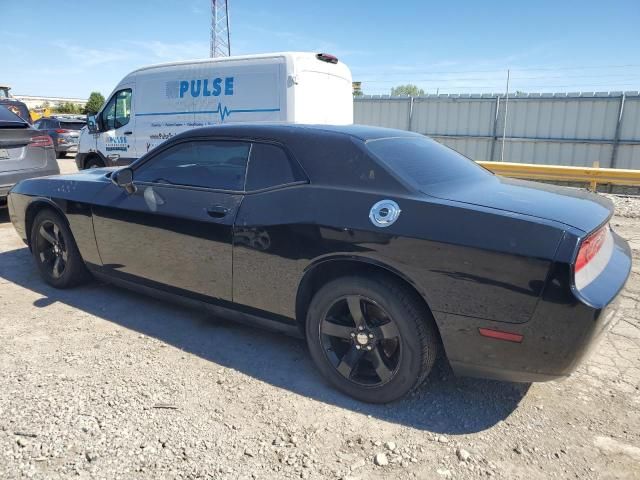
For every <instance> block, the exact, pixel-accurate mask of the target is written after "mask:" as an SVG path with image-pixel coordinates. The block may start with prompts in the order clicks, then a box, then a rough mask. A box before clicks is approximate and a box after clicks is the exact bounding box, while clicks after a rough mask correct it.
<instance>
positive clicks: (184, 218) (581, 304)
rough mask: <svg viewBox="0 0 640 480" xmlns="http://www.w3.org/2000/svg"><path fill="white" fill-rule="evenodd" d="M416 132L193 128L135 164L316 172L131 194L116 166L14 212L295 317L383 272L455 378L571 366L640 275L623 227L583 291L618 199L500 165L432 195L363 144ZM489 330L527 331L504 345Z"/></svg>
mask: <svg viewBox="0 0 640 480" xmlns="http://www.w3.org/2000/svg"><path fill="white" fill-rule="evenodd" d="M412 136H413V137H416V136H417V135H416V134H413V133H408V132H399V131H395V130H387V129H380V128H371V127H362V126H350V127H327V126H317V127H313V126H291V125H266V124H263V125H249V124H243V125H226V126H218V127H213V128H204V129H199V130H191V131H189V132H186V133H185V134H181V135H178V136H176V137H175V138H173V139H171V140H169V141H167V142H165V143H164V144H163V145H162V146H161V147H159V148H158V149H156V150H154V151H153V152H151V153H149V154H147V155H145V156H143V157H141V158H140V159H139V160H137V161H136V162H134V164H133V165H132V168H133V171H134V172H136V171H137V170H139V169H141V168H142V167H143V165H144V164H145V163H146V162H153V160H154V158H158V157H157V156H159V155H161V154H162V152H163V151H165V150H168V149H170V148H172V146H174V145H177V144H180V142H185V141H192V140H194V139H195V140H198V139H216V140H220V139H223V140H224V139H226V140H234V141H235V140H242V141H246V142H253V143H254V144H255V143H262V142H269V143H272V144H275V145H278V146H280V147H282V148H283V149H285V150H286V152H287V153H288V155H289V156H290V159H291V161H292V162H293V163H294V164H295V165H299V167H300V168H301V170H303V171H304V174H305V177H306V178H305V179H304V180H300V181H295V182H292V183H291V184H287V185H280V186H277V187H274V188H266V189H262V190H243V191H223V190H213V189H209V188H201V187H188V186H178V185H172V184H169V183H153V182H152V183H149V182H141V181H137V182H135V185H136V191H135V192H134V193H132V194H129V193H127V192H126V191H125V190H124V189H123V188H121V187H119V186H117V185H115V184H114V183H113V182H112V181H111V179H110V176H111V175H112V174H113V172H114V171H115V169H109V168H106V169H94V170H89V171H84V172H81V173H77V174H72V175H65V176H57V177H52V178H45V179H39V180H33V181H25V182H21V183H20V184H19V185H17V186H16V187H15V188H14V190H13V191H12V193H11V195H10V212H11V220H12V222H13V224H14V225H15V228H16V230H17V231H18V233H19V234H20V235H21V236H22V238H23V239H24V240H25V242H27V239H28V230H29V225H30V223H29V222H30V220H31V219H32V218H33V215H34V212H35V211H36V210H37V208H39V206H42V205H54V206H55V208H56V209H58V210H59V211H60V212H61V213H63V214H64V215H65V217H66V218H67V219H68V222H69V225H70V227H71V230H72V232H73V235H74V236H75V238H76V241H77V243H78V247H79V250H80V252H81V254H82V256H83V259H84V260H85V262H86V263H87V265H88V267H89V268H90V269H91V270H92V271H94V272H96V273H98V274H99V275H101V276H103V277H104V278H109V279H112V280H115V281H120V282H125V283H128V284H130V285H137V286H142V287H144V288H148V289H154V290H155V291H162V292H166V293H169V294H171V295H175V296H178V297H182V298H189V299H190V300H191V301H196V302H202V303H204V304H207V305H216V306H221V307H233V308H235V309H237V310H240V311H243V312H246V313H248V314H250V315H252V316H254V317H255V318H263V319H269V320H271V321H273V322H276V323H278V324H279V325H281V326H282V325H284V326H287V327H291V328H296V327H298V326H299V325H300V324H301V323H303V322H304V312H305V306H306V304H307V303H308V298H306V297H305V291H306V289H307V287H308V285H310V284H311V283H312V282H313V281H314V278H315V277H314V276H315V275H317V274H318V272H320V271H324V272H327V271H331V270H332V269H336V268H341V269H344V268H346V269H347V271H348V270H349V269H351V268H353V269H356V268H358V266H366V268H371V269H381V270H384V271H386V272H388V273H389V274H390V275H393V276H396V277H398V278H399V279H401V280H402V281H403V282H406V283H407V284H408V285H411V286H412V287H413V288H414V289H415V291H416V292H417V293H418V294H419V295H420V296H421V297H422V298H423V299H424V301H425V302H426V304H427V305H428V306H429V308H430V309H431V311H432V313H433V315H434V317H435V320H436V323H437V326H438V328H439V330H440V335H441V337H442V342H443V344H444V347H445V351H446V354H447V357H448V359H449V361H450V362H451V364H452V366H453V367H454V370H455V371H457V372H458V373H464V374H470V375H480V376H485V377H492V378H503V379H509V380H518V381H533V380H543V379H550V378H557V377H561V376H565V375H568V374H569V373H570V372H571V371H572V370H573V369H574V368H575V366H576V364H577V362H578V361H579V359H580V358H581V357H582V356H583V355H584V353H585V351H586V349H587V348H588V347H589V346H590V345H591V344H592V343H593V340H594V339H595V338H596V337H597V336H598V334H599V333H600V332H601V331H602V329H603V328H604V326H605V325H606V324H607V319H608V318H609V317H608V316H607V314H606V312H607V308H609V310H611V309H612V308H614V306H615V304H614V303H612V302H613V301H614V299H615V298H616V295H617V293H618V292H619V291H620V289H621V288H622V287H623V285H624V283H625V281H626V278H627V277H628V275H629V271H630V265H631V260H630V253H629V249H628V246H627V244H626V242H624V240H622V239H620V238H619V237H617V236H615V242H616V249H615V253H614V256H613V257H612V260H611V261H610V262H609V263H608V264H607V267H606V269H605V271H604V272H603V274H602V275H601V276H600V277H598V279H597V280H596V281H595V282H594V283H592V284H591V285H590V287H589V289H587V290H585V291H582V292H577V291H576V289H575V288H574V284H573V277H572V272H573V270H572V268H573V267H572V264H573V262H574V261H575V255H576V251H577V248H578V246H579V244H580V241H581V240H582V239H583V238H584V237H585V236H586V235H587V234H589V233H590V232H592V231H593V230H594V229H596V228H597V227H599V226H601V225H602V224H604V223H606V222H607V220H608V219H609V218H610V216H611V215H612V214H613V207H612V205H611V203H610V202H609V201H608V200H604V199H602V198H601V197H598V196H596V195H593V194H587V193H582V192H580V193H577V192H576V191H575V190H570V189H563V188H558V187H549V186H547V185H541V184H538V183H533V182H524V181H511V180H506V179H502V178H499V177H495V176H493V175H492V174H489V173H487V174H486V179H484V180H482V182H480V183H482V184H481V185H478V184H468V185H467V186H466V188H463V187H462V186H460V185H458V186H455V187H451V188H449V189H448V190H447V189H446V188H444V187H442V188H440V187H437V188H433V189H429V193H428V194H427V193H424V192H422V191H420V190H417V189H415V188H412V186H411V184H410V182H406V181H405V180H404V179H403V178H402V176H401V175H397V174H396V173H395V172H394V171H393V170H390V169H389V168H388V165H383V164H381V162H379V161H378V160H377V159H376V157H375V155H373V154H371V153H370V152H369V151H368V150H367V147H366V142H367V141H369V140H371V139H377V138H386V137H412ZM249 168H251V163H249ZM134 181H135V176H134ZM385 198H390V199H393V200H394V201H396V202H397V203H398V204H399V205H400V207H401V210H402V212H401V214H400V216H399V218H398V220H397V221H396V222H395V223H394V224H393V225H391V226H390V227H386V228H379V227H376V226H374V225H373V224H372V222H371V220H370V219H369V212H370V210H371V207H372V205H373V204H375V203H376V202H378V201H379V200H381V199H385ZM572 212H574V213H573V214H572ZM605 284H606V285H605ZM612 305H613V307H612ZM480 328H489V329H497V330H505V331H509V332H513V333H515V334H522V335H524V340H523V341H522V342H520V343H515V342H504V341H497V340H495V339H493V338H487V337H484V336H481V335H479V333H478V332H479V330H478V329H480Z"/></svg>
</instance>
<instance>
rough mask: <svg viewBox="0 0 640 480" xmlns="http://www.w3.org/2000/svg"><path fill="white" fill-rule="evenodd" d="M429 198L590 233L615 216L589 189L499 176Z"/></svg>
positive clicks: (446, 187) (445, 188) (446, 188)
mask: <svg viewBox="0 0 640 480" xmlns="http://www.w3.org/2000/svg"><path fill="white" fill-rule="evenodd" d="M424 193H427V194H428V195H431V196H434V197H437V198H441V199H446V200H453V201H456V202H463V203H468V204H471V205H478V206H483V207H488V208H493V209H497V210H504V211H507V212H513V213H519V214H523V215H529V216H532V217H537V218H541V219H545V220H551V221H555V222H560V223H563V224H565V225H568V226H571V227H574V228H577V229H580V230H582V231H583V232H585V233H588V232H591V231H593V230H595V229H596V228H598V227H599V226H600V225H602V224H603V223H604V222H606V221H607V219H608V218H609V217H611V215H613V203H612V202H611V201H610V200H609V199H607V198H606V197H603V196H601V195H597V194H594V193H591V192H588V191H586V190H582V189H578V188H570V187H559V186H556V185H549V184H544V183H538V182H531V181H526V180H516V179H512V178H505V177H501V176H498V175H493V176H490V177H486V179H482V180H477V181H473V182H462V181H461V182H451V183H450V184H443V185H439V186H437V187H436V188H430V189H429V191H428V192H426V191H425V192H424Z"/></svg>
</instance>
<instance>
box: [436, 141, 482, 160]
mask: <svg viewBox="0 0 640 480" xmlns="http://www.w3.org/2000/svg"><path fill="white" fill-rule="evenodd" d="M433 139H434V140H437V141H438V142H440V143H442V144H444V145H446V146H447V147H450V148H453V149H454V150H455V151H456V152H460V153H461V154H462V155H464V156H466V157H469V158H474V159H480V158H489V156H490V155H491V140H490V139H482V138H480V139H476V138H455V137H438V136H433Z"/></svg>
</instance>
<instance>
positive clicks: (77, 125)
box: [60, 122, 84, 130]
mask: <svg viewBox="0 0 640 480" xmlns="http://www.w3.org/2000/svg"><path fill="white" fill-rule="evenodd" d="M82 127H84V122H60V128H64V129H65V130H81V129H82Z"/></svg>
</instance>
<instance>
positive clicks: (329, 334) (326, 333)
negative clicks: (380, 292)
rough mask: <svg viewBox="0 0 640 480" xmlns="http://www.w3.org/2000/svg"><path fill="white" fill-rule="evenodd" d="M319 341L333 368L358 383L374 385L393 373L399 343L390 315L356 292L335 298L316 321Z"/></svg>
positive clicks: (397, 360) (397, 332)
mask: <svg viewBox="0 0 640 480" xmlns="http://www.w3.org/2000/svg"><path fill="white" fill-rule="evenodd" d="M320 342H321V344H322V348H323V350H324V353H325V355H326V356H327V359H328V360H329V362H330V363H331V364H332V365H333V366H334V368H335V369H336V370H337V371H338V372H339V373H340V374H341V375H342V376H343V377H345V378H346V379H348V380H350V381H352V382H355V383H357V384H360V385H369V386H377V385H381V384H384V383H386V382H388V381H389V380H391V378H392V377H393V376H394V375H395V374H396V373H397V371H398V365H399V364H400V357H401V355H402V346H401V343H400V332H399V331H398V327H397V325H396V324H395V322H394V321H393V319H392V318H391V317H390V315H389V314H388V313H387V312H386V311H385V310H384V309H383V308H381V307H380V306H379V305H378V304H376V302H375V301H373V300H372V299H370V298H366V297H362V296H360V295H348V296H345V297H342V298H339V299H337V300H336V301H335V302H334V303H333V305H331V306H330V307H329V310H328V311H327V313H326V314H325V315H324V318H323V319H322V322H321V323H320Z"/></svg>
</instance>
